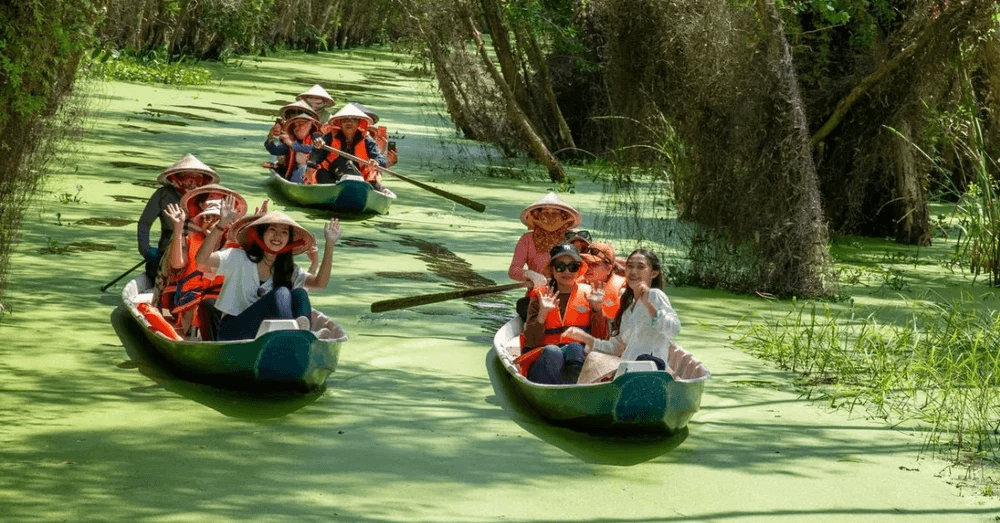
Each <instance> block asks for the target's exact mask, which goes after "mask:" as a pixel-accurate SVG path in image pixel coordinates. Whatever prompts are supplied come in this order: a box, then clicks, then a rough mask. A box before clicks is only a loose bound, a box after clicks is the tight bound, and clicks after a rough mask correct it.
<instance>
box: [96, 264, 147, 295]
mask: <svg viewBox="0 0 1000 523" xmlns="http://www.w3.org/2000/svg"><path fill="white" fill-rule="evenodd" d="M144 263H146V260H142V261H141V262H139V263H137V264H135V267H132V268H131V269H129V270H127V271H125V272H123V273H122V274H121V276H119V277H117V278H115V279H113V280H111V281H109V282H108V283H106V284H105V285H104V287H101V292H104V291H106V290H108V287H110V286H112V285H114V284H115V283H117V282H118V280H120V279H122V278H124V277H126V276H128V275H129V274H132V271H134V270H136V269H138V268H139V267H140V266H142V265H143V264H144Z"/></svg>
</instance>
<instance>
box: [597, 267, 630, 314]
mask: <svg viewBox="0 0 1000 523" xmlns="http://www.w3.org/2000/svg"><path fill="white" fill-rule="evenodd" d="M624 288H625V277H624V276H622V275H620V274H612V275H611V277H610V278H608V283H605V284H604V304H603V306H602V308H603V309H604V316H606V317H608V318H612V319H613V318H614V317H615V316H616V315H617V314H618V307H619V306H620V305H621V291H622V289H624Z"/></svg>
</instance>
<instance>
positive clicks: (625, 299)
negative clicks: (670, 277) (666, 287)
mask: <svg viewBox="0 0 1000 523" xmlns="http://www.w3.org/2000/svg"><path fill="white" fill-rule="evenodd" d="M636 254H641V255H643V256H645V258H646V261H648V262H649V267H650V268H651V269H652V270H654V271H656V277H655V278H653V281H652V282H651V283H650V284H649V289H650V290H653V289H660V290H661V291H662V290H663V268H662V267H661V266H660V258H658V257H657V256H656V255H655V254H653V253H652V252H651V251H648V250H646V249H636V250H634V251H632V254H629V255H628V258H626V260H625V263H626V264H627V263H628V260H631V259H632V257H633V256H635V255H636ZM634 299H635V293H634V292H632V287H630V286H629V285H628V284H627V283H626V284H625V293H624V294H622V299H621V300H619V305H618V314H615V323H614V326H613V328H612V333H611V335H612V336H617V335H618V332H619V330H620V329H621V326H622V314H624V313H625V309H628V308H629V307H630V306H631V305H632V301H633V300H634Z"/></svg>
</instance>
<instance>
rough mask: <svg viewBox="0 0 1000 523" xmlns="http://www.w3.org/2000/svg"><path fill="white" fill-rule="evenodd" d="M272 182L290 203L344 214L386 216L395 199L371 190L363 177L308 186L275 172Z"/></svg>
mask: <svg viewBox="0 0 1000 523" xmlns="http://www.w3.org/2000/svg"><path fill="white" fill-rule="evenodd" d="M271 183H272V184H274V186H275V187H276V188H277V190H278V192H279V193H280V194H281V195H282V196H283V197H284V198H286V199H287V200H288V201H290V202H292V203H294V204H296V205H301V206H304V207H318V208H322V209H325V210H328V211H332V212H337V213H344V214H386V213H388V212H389V207H390V206H391V205H392V201H393V200H394V199H395V196H394V195H393V196H390V195H387V194H384V193H381V192H379V191H376V190H375V189H374V188H372V186H371V184H369V183H368V182H366V181H364V180H362V179H360V177H345V178H343V179H341V180H340V181H339V182H337V183H330V184H313V185H305V184H301V183H292V182H290V181H288V180H286V179H284V178H283V177H282V176H281V175H279V174H278V173H277V171H275V170H274V169H272V170H271Z"/></svg>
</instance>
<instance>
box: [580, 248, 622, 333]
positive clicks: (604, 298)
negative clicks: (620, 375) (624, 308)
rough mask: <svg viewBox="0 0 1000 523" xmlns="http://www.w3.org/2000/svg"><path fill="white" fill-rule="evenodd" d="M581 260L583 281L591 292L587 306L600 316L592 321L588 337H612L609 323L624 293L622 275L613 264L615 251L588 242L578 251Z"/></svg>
mask: <svg viewBox="0 0 1000 523" xmlns="http://www.w3.org/2000/svg"><path fill="white" fill-rule="evenodd" d="M580 257H581V258H583V261H584V262H586V263H587V274H585V275H584V277H583V279H584V281H585V282H587V283H588V284H589V285H590V286H591V287H592V288H593V289H594V290H593V292H591V293H590V305H591V308H592V309H593V311H594V314H599V315H602V316H603V319H602V321H600V322H595V325H594V328H593V330H591V332H590V334H591V335H593V336H594V337H595V338H599V339H608V338H610V337H611V321H612V319H613V318H614V317H615V316H617V314H618V304H619V300H620V298H621V294H622V293H623V292H625V275H624V273H620V272H619V270H618V266H617V265H616V263H615V261H616V260H615V249H614V247H612V246H611V244H608V243H591V244H590V246H589V247H587V248H586V249H584V250H583V251H581V253H580Z"/></svg>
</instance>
